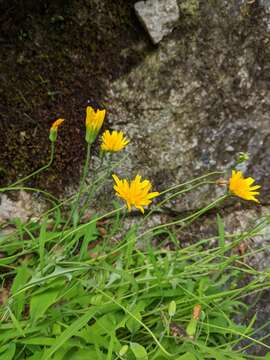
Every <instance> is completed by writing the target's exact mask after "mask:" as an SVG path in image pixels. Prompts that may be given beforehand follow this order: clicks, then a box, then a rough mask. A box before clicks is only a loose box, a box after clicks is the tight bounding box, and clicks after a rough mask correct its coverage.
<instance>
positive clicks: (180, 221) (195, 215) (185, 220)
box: [140, 194, 229, 237]
mask: <svg viewBox="0 0 270 360" xmlns="http://www.w3.org/2000/svg"><path fill="white" fill-rule="evenodd" d="M228 196H229V195H228V194H225V195H223V196H221V197H219V198H218V199H216V200H214V201H213V202H211V203H210V204H209V205H207V206H205V207H204V208H202V209H200V210H198V211H196V212H195V213H193V214H191V215H189V216H187V217H185V218H183V219H180V220H176V221H172V222H170V223H166V224H162V225H159V226H155V227H153V228H150V229H148V230H146V231H145V232H144V233H142V234H141V235H140V237H142V236H144V235H146V234H148V233H149V232H152V231H155V230H160V229H162V228H166V227H169V226H172V225H178V224H182V227H183V226H185V225H187V223H186V222H187V221H188V222H190V221H191V220H192V221H193V220H195V219H197V218H198V217H199V216H201V215H202V214H204V213H205V212H207V211H208V210H210V209H212V208H213V207H215V206H216V205H217V204H218V203H220V202H222V201H223V200H225V199H226V198H227V197H228Z"/></svg>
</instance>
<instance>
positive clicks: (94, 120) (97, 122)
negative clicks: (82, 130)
mask: <svg viewBox="0 0 270 360" xmlns="http://www.w3.org/2000/svg"><path fill="white" fill-rule="evenodd" d="M105 115H106V110H96V111H95V110H94V109H93V108H92V107H91V106H87V108H86V119H85V127H86V134H85V140H86V141H87V142H88V143H89V144H92V143H93V142H94V141H95V139H96V137H97V134H98V133H99V130H100V128H101V127H102V124H103V121H104V118H105Z"/></svg>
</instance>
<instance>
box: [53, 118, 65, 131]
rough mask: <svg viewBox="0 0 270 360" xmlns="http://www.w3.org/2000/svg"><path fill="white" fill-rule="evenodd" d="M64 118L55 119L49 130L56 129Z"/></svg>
mask: <svg viewBox="0 0 270 360" xmlns="http://www.w3.org/2000/svg"><path fill="white" fill-rule="evenodd" d="M64 121H65V120H64V119H58V120H55V121H54V122H53V124H52V126H51V130H58V128H59V126H60V125H61V124H62V123H63V122H64Z"/></svg>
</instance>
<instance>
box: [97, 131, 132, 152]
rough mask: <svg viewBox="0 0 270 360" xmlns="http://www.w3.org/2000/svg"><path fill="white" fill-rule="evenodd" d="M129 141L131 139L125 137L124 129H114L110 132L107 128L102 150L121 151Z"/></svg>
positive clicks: (103, 137)
mask: <svg viewBox="0 0 270 360" xmlns="http://www.w3.org/2000/svg"><path fill="white" fill-rule="evenodd" d="M128 143H129V140H128V139H126V138H125V137H124V133H123V132H122V131H115V130H114V131H113V132H112V133H110V132H109V130H106V131H105V132H104V133H103V135H102V144H101V150H103V151H110V152H117V151H121V150H122V149H123V148H124V147H125V146H126V145H127V144H128Z"/></svg>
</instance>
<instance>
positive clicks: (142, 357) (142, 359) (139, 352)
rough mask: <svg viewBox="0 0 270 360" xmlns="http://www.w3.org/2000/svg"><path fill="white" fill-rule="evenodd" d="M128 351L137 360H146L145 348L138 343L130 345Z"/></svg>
mask: <svg viewBox="0 0 270 360" xmlns="http://www.w3.org/2000/svg"><path fill="white" fill-rule="evenodd" d="M130 349H131V350H132V352H133V354H134V355H135V357H136V359H138V360H148V355H147V352H146V350H145V348H144V347H143V346H142V345H140V344H138V343H130Z"/></svg>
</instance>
